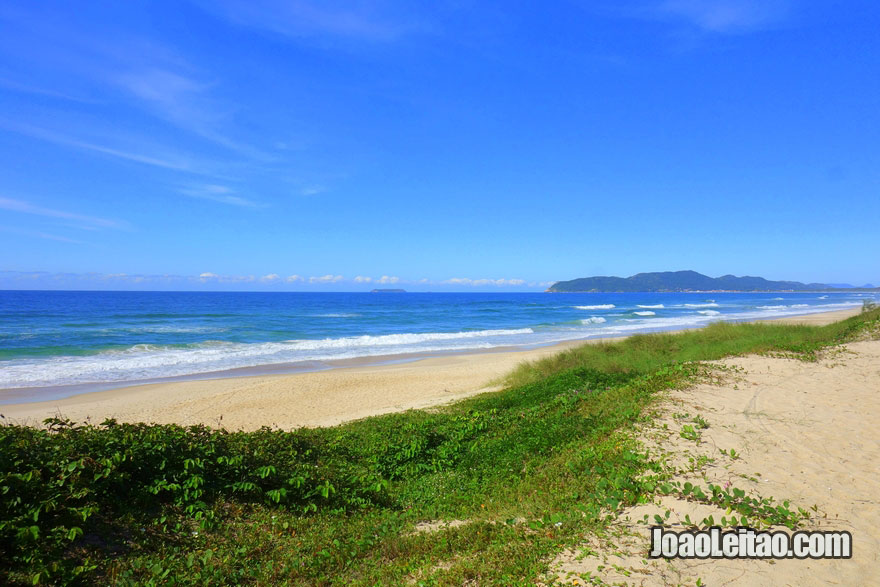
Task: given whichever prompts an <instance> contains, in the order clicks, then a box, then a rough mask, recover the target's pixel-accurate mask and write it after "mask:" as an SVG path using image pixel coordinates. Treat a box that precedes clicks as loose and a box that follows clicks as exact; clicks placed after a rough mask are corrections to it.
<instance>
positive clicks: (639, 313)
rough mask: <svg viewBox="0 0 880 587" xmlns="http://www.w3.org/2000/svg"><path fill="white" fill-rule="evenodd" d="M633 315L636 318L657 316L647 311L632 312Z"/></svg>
mask: <svg viewBox="0 0 880 587" xmlns="http://www.w3.org/2000/svg"><path fill="white" fill-rule="evenodd" d="M633 314H635V315H636V316H656V315H657V312H651V311H648V312H633Z"/></svg>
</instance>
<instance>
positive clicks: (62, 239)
mask: <svg viewBox="0 0 880 587" xmlns="http://www.w3.org/2000/svg"><path fill="white" fill-rule="evenodd" d="M0 231H2V232H9V233H12V234H19V235H22V236H29V237H33V238H41V239H46V240H52V241H58V242H62V243H71V244H76V245H82V244H85V243H84V242H82V241H79V240H76V239H72V238H67V237H66V236H59V235H57V234H51V233H48V232H41V231H38V230H25V229H22V228H13V227H11V226H0Z"/></svg>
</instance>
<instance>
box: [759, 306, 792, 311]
mask: <svg viewBox="0 0 880 587" xmlns="http://www.w3.org/2000/svg"><path fill="white" fill-rule="evenodd" d="M787 307H788V306H758V309H759V310H784V309H785V308H787Z"/></svg>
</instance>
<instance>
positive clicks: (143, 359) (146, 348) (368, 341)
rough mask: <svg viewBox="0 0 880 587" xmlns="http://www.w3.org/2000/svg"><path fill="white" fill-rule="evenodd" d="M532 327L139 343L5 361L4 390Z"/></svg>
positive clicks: (454, 342)
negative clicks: (253, 340)
mask: <svg viewBox="0 0 880 587" xmlns="http://www.w3.org/2000/svg"><path fill="white" fill-rule="evenodd" d="M531 334H534V330H532V329H531V328H516V329H506V330H475V331H464V332H424V333H401V334H384V335H377V336H370V335H364V336H353V337H345V338H326V339H320V340H289V341H284V342H265V343H249V344H246V343H233V342H222V341H206V342H203V343H199V344H195V345H189V346H185V347H168V346H161V345H153V344H138V345H134V346H132V347H129V348H127V349H125V350H113V351H105V352H101V353H98V354H96V355H91V356H55V357H51V358H39V359H33V358H28V359H14V360H10V361H4V363H3V369H2V370H0V389H2V388H18V387H39V386H51V385H65V384H75V383H96V382H106V381H136V380H143V379H151V378H158V377H171V376H180V375H192V374H197V373H207V372H211V371H222V370H226V369H234V368H240V367H253V366H257V365H271V364H278V363H292V362H301V361H326V360H332V359H347V358H353V357H362V356H376V355H391V354H400V353H416V352H430V351H455V350H469V349H471V350H473V349H481V348H491V347H494V346H500V345H505V344H523V343H524V342H525V341H524V340H523V337H524V336H527V335H531Z"/></svg>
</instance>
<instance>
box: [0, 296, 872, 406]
mask: <svg viewBox="0 0 880 587" xmlns="http://www.w3.org/2000/svg"><path fill="white" fill-rule="evenodd" d="M876 297H877V296H875V295H874V294H864V293H828V294H824V293H769V294H752V293H749V294H739V293H736V294H735V293H686V294H682V293H620V294H549V293H281V292H277V293H220V292H65V291H0V390H3V391H2V392H0V403H10V402H20V401H37V400H41V399H47V398H49V397H52V398H55V397H62V396H64V395H71V394H74V393H81V392H83V391H91V390H95V389H104V388H107V387H118V386H120V385H126V384H131V383H140V382H149V381H157V380H166V379H168V378H177V377H187V378H197V377H216V376H222V375H223V374H224V372H228V371H229V370H233V369H247V370H248V371H246V372H248V373H260V372H284V371H296V370H317V369H326V368H332V367H333V366H338V365H339V363H338V361H340V360H343V359H363V360H366V361H368V362H369V361H373V362H381V361H388V360H395V359H404V358H407V357H411V356H413V355H418V356H423V355H425V354H428V355H431V354H443V353H450V352H465V351H480V350H487V349H493V348H499V347H536V346H541V345H549V344H553V343H556V342H561V341H566V340H574V339H588V338H597V337H613V336H621V335H626V334H633V333H637V332H656V331H662V330H676V329H682V328H692V327H697V326H701V325H704V324H708V323H709V322H712V321H713V320H734V321H735V320H753V319H757V318H777V317H781V316H789V315H798V314H809V313H814V312H827V311H831V310H841V309H846V308H853V307H858V306H860V305H861V304H862V301H863V300H865V299H875V298H876ZM226 374H229V373H226ZM11 390H14V393H11ZM49 391H51V394H49V393H48V392H49Z"/></svg>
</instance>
